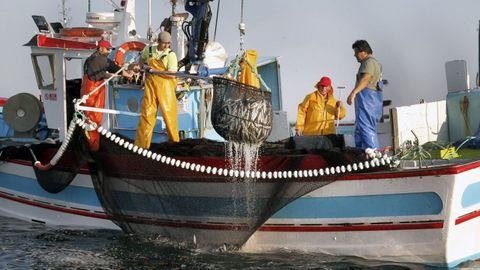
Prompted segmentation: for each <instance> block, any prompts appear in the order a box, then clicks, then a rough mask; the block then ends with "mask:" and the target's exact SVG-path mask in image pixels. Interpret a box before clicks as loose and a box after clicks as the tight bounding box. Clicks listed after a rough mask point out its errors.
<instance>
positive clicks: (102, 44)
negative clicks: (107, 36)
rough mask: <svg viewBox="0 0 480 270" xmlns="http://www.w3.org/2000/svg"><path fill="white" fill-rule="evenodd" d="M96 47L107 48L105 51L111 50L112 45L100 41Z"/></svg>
mask: <svg viewBox="0 0 480 270" xmlns="http://www.w3.org/2000/svg"><path fill="white" fill-rule="evenodd" d="M97 47H98V48H100V47H105V48H107V49H112V48H113V46H112V44H111V43H110V42H108V41H106V40H100V41H99V42H98V46H97Z"/></svg>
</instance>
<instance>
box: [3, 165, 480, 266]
mask: <svg viewBox="0 0 480 270" xmlns="http://www.w3.org/2000/svg"><path fill="white" fill-rule="evenodd" d="M409 173H410V172H386V173H377V174H370V175H365V174H360V175H351V176H345V177H344V178H341V179H340V180H339V181H336V182H334V183H331V184H329V185H327V186H324V187H322V188H319V189H317V190H315V191H313V192H310V193H309V194H307V195H304V196H303V197H301V198H299V199H297V200H295V201H294V202H292V203H290V204H289V205H287V206H286V207H284V208H283V209H281V210H280V211H279V212H277V213H276V214H275V215H274V216H273V217H271V218H270V219H269V220H268V221H267V222H266V223H265V224H264V225H263V226H262V227H261V228H260V229H259V230H258V231H257V232H256V233H255V234H254V235H253V236H252V237H250V239H249V240H248V241H247V243H246V244H245V245H244V246H243V248H242V251H245V252H264V251H272V250H278V249H289V250H300V251H307V252H320V253H325V254H332V255H342V256H358V257H362V258H366V259H375V260H383V261H394V262H406V263H423V264H430V265H436V266H449V267H453V266H455V265H458V264H459V263H461V262H464V261H468V260H473V259H477V258H479V257H480V241H478V239H480V196H476V194H478V193H477V192H476V191H478V190H480V162H474V163H470V164H466V165H461V166H453V167H448V168H447V169H443V170H440V171H438V172H437V171H435V170H430V171H427V172H423V173H416V172H415V171H413V172H411V173H410V174H409ZM0 175H1V179H2V180H1V181H0V214H1V215H3V216H9V217H15V218H19V219H23V220H27V221H34V222H41V223H45V224H48V225H62V226H76V227H78V226H81V227H91V228H107V229H118V227H117V226H116V225H115V224H114V223H113V222H111V221H110V220H108V216H107V215H106V214H105V213H104V212H103V209H102V208H101V206H100V203H99V202H98V199H97V198H96V193H95V190H94V188H93V185H92V182H91V180H90V176H88V175H86V174H79V175H78V176H77V177H76V178H75V180H74V181H73V182H72V185H71V186H69V187H68V188H67V189H66V190H65V191H63V192H67V193H68V192H71V191H69V189H72V191H75V192H79V190H83V193H81V195H82V196H84V197H83V199H84V200H78V197H75V196H76V195H75V196H65V194H63V192H60V193H59V194H50V193H47V192H45V191H43V190H42V189H41V187H40V186H39V185H38V184H37V183H36V180H35V175H34V173H33V170H32V168H31V166H30V165H29V164H20V163H13V162H6V163H4V164H2V165H1V167H0ZM6 178H12V179H15V181H20V182H19V183H21V184H18V185H16V186H15V187H12V186H11V185H9V184H8V181H6ZM355 178H357V179H355ZM358 178H360V179H358ZM367 178H370V179H367ZM42 194H47V195H45V196H44V195H42ZM79 195H80V193H79ZM477 197H478V198H477ZM352 202H354V203H352ZM347 206H349V207H347ZM299 207H301V209H300V208H299ZM298 209H300V210H298ZM297 210H298V211H297Z"/></svg>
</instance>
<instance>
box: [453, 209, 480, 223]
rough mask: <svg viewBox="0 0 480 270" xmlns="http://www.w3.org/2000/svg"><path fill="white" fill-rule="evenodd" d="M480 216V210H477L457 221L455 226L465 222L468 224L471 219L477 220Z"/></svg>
mask: <svg viewBox="0 0 480 270" xmlns="http://www.w3.org/2000/svg"><path fill="white" fill-rule="evenodd" d="M479 216H480V210H476V211H473V212H470V213H468V214H465V215H463V216H461V217H458V218H457V219H456V220H455V225H458V224H462V223H464V222H467V221H469V220H471V219H474V218H477V217H479Z"/></svg>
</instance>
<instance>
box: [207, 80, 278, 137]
mask: <svg viewBox="0 0 480 270" xmlns="http://www.w3.org/2000/svg"><path fill="white" fill-rule="evenodd" d="M213 88H214V91H213V103H212V114H211V116H212V124H213V128H214V129H215V131H216V132H217V133H218V134H220V136H222V137H223V138H224V139H225V140H227V141H233V142H239V143H250V144H260V143H262V142H264V141H265V140H266V139H267V137H268V136H269V135H270V132H271V130H272V118H273V113H272V94H271V92H268V91H263V90H261V89H258V88H254V87H251V86H249V85H246V84H243V83H240V82H237V81H232V80H228V79H225V78H222V77H214V78H213Z"/></svg>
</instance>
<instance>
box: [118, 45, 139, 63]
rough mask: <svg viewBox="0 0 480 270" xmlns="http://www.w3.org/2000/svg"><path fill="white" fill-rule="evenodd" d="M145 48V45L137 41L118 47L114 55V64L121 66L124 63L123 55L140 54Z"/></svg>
mask: <svg viewBox="0 0 480 270" xmlns="http://www.w3.org/2000/svg"><path fill="white" fill-rule="evenodd" d="M143 48H145V43H143V42H139V41H128V42H125V43H123V44H122V45H120V47H118V48H117V53H116V54H115V64H117V65H119V66H121V65H123V63H124V62H125V59H124V57H125V54H126V53H127V52H129V51H137V52H141V51H142V50H143Z"/></svg>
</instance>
